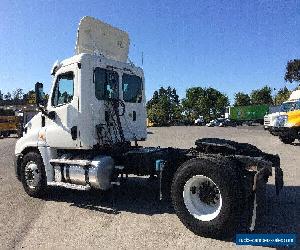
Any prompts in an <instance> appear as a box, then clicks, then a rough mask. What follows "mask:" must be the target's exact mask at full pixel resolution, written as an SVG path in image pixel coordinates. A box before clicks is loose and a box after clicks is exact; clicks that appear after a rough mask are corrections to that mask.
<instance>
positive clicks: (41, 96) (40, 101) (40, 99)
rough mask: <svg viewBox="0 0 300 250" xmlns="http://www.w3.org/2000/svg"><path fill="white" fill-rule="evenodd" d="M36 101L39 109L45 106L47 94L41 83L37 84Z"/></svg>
mask: <svg viewBox="0 0 300 250" xmlns="http://www.w3.org/2000/svg"><path fill="white" fill-rule="evenodd" d="M35 101H36V105H37V106H38V107H40V106H44V105H45V93H44V90H43V84H42V83H41V82H37V83H36V84H35Z"/></svg>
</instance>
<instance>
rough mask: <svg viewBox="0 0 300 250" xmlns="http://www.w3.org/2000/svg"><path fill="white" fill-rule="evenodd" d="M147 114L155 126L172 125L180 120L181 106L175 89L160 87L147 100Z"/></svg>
mask: <svg viewBox="0 0 300 250" xmlns="http://www.w3.org/2000/svg"><path fill="white" fill-rule="evenodd" d="M147 115H148V118H149V120H150V121H151V122H153V123H154V124H155V125H156V126H166V125H173V124H176V122H178V121H180V120H181V107H180V101H179V96H178V95H177V93H176V89H174V88H173V89H172V88H171V87H170V86H169V87H168V88H166V89H165V88H163V87H161V88H160V89H159V90H158V91H154V93H153V97H152V98H151V100H149V101H148V102H147Z"/></svg>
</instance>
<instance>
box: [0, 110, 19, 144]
mask: <svg viewBox="0 0 300 250" xmlns="http://www.w3.org/2000/svg"><path fill="white" fill-rule="evenodd" d="M11 134H15V135H17V136H18V137H20V136H22V117H20V116H18V115H17V114H16V113H15V111H13V110H9V109H6V110H4V109H0V137H1V136H3V137H4V138H5V137H9V136H10V135H11Z"/></svg>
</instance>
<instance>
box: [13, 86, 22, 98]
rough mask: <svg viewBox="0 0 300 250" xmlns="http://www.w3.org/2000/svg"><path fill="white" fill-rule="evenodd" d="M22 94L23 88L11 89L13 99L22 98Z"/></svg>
mask: <svg viewBox="0 0 300 250" xmlns="http://www.w3.org/2000/svg"><path fill="white" fill-rule="evenodd" d="M23 95H24V93H23V89H20V88H18V89H16V90H14V91H13V99H14V100H22V99H23Z"/></svg>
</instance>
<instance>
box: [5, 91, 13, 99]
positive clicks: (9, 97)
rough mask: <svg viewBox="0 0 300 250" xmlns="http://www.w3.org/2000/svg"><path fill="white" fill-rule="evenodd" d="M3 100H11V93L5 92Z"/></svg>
mask: <svg viewBox="0 0 300 250" xmlns="http://www.w3.org/2000/svg"><path fill="white" fill-rule="evenodd" d="M4 99H5V100H11V93H10V92H7V93H6V94H5V95H4Z"/></svg>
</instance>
